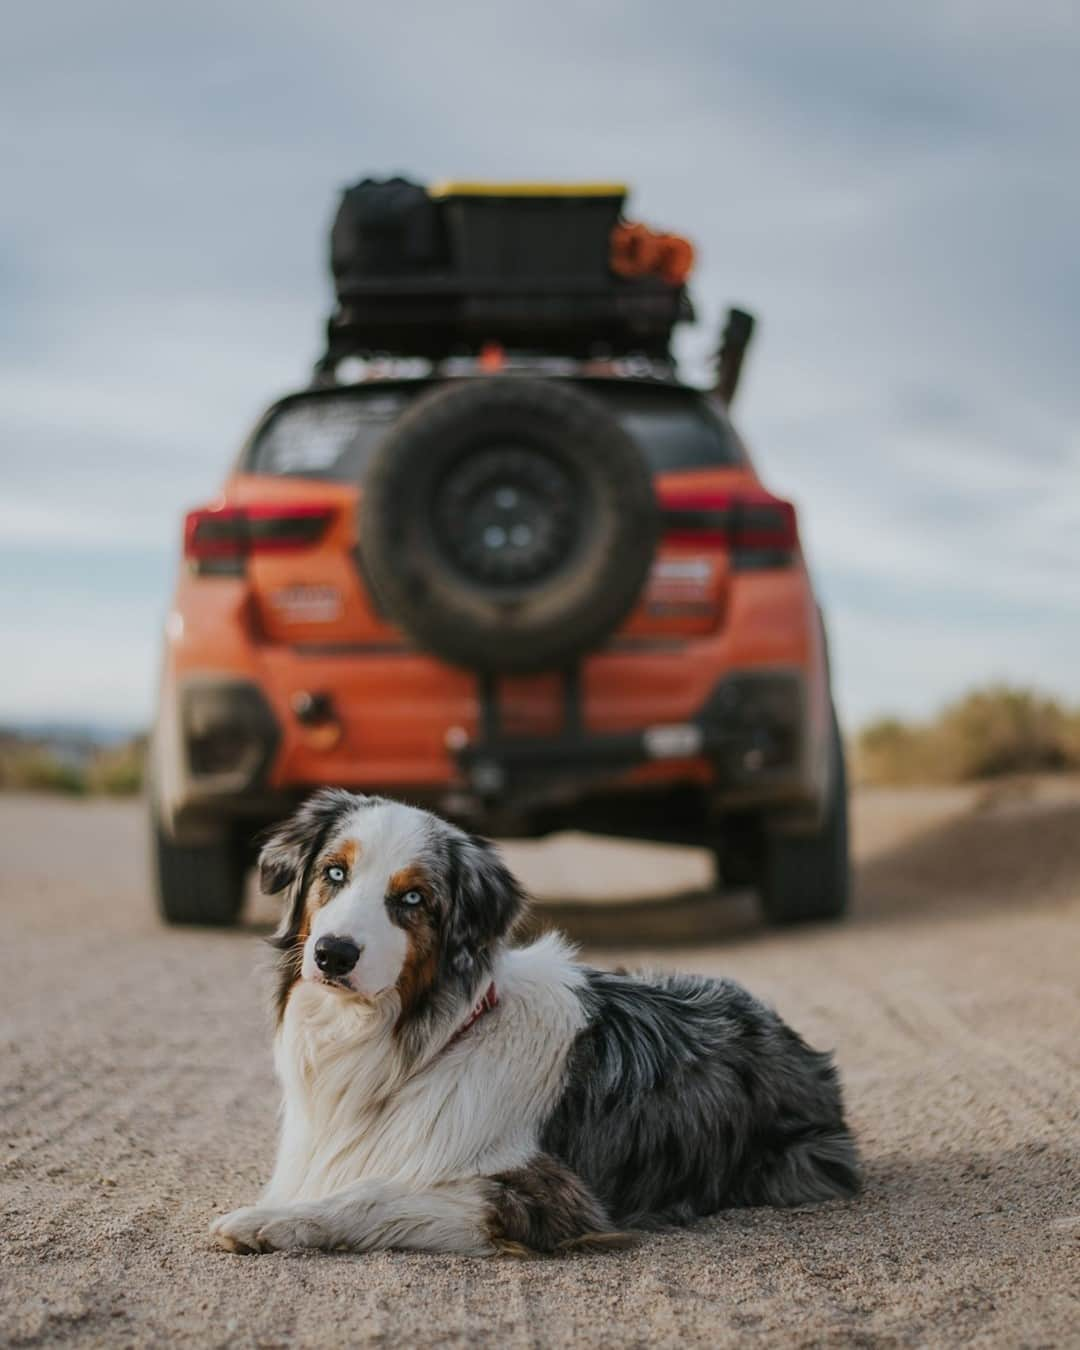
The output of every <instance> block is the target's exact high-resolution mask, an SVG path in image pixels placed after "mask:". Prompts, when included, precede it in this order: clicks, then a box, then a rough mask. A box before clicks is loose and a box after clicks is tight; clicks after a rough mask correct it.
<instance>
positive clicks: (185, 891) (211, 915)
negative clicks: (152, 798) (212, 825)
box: [150, 810, 246, 928]
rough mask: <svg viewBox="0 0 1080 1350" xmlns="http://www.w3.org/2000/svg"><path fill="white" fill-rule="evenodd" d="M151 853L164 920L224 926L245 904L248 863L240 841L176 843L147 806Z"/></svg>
mask: <svg viewBox="0 0 1080 1350" xmlns="http://www.w3.org/2000/svg"><path fill="white" fill-rule="evenodd" d="M150 832H151V851H152V862H153V871H154V878H153V879H154V883H155V889H156V891H157V900H158V908H159V910H160V911H161V916H162V918H163V919H164V920H165V921H166V923H172V924H198V925H201V926H203V927H212V928H226V927H228V926H230V925H231V924H234V923H236V921H237V919H238V918H239V916H240V910H241V907H242V906H243V902H244V881H245V876H246V867H245V864H244V852H243V848H242V846H241V844H240V841H239V840H237V839H236V838H234V837H233V835H232V834H230V833H226V834H225V835H224V836H223V837H222V838H221V839H219V840H216V841H212V842H208V843H200V844H180V843H177V842H176V841H175V840H173V839H170V838H169V836H168V834H166V832H165V830H164V828H163V827H162V824H161V822H160V821H159V820H158V819H157V815H156V813H155V812H153V810H151V821H150Z"/></svg>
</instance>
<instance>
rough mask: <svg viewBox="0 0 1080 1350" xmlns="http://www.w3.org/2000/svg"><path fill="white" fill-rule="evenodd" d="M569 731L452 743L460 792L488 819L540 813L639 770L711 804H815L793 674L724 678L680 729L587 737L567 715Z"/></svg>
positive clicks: (798, 683) (661, 726)
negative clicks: (489, 814)
mask: <svg viewBox="0 0 1080 1350" xmlns="http://www.w3.org/2000/svg"><path fill="white" fill-rule="evenodd" d="M568 722H569V725H568V726H567V727H566V728H565V729H564V730H563V731H562V732H560V733H559V734H557V735H554V736H550V737H545V738H542V739H541V738H512V737H503V736H500V735H498V734H497V732H496V733H494V734H492V733H491V732H488V733H487V734H482V735H480V736H478V737H477V738H476V739H473V740H469V739H468V738H467V737H464V736H463V735H459V736H457V737H454V738H451V743H450V749H451V751H452V753H453V755H454V759H455V762H456V764H457V768H458V771H459V777H460V781H461V784H462V787H463V789H464V790H465V791H466V792H467V793H468V794H470V795H471V797H472V798H473V799H474V801H475V803H476V804H477V805H478V806H481V807H483V808H486V809H487V810H490V809H493V808H495V807H506V806H510V807H515V806H532V805H546V804H548V803H549V802H550V801H551V800H553V799H555V800H557V799H559V798H565V797H566V796H567V795H568V794H571V795H573V794H578V795H581V794H583V793H584V792H586V791H588V790H589V789H591V788H592V787H594V786H595V785H596V784H597V783H604V782H610V781H611V780H612V779H623V778H625V777H626V776H628V775H632V774H633V772H634V771H635V770H639V769H641V768H643V767H645V766H666V768H667V770H668V772H666V773H663V774H662V777H664V778H667V779H669V780H674V781H679V780H680V779H687V780H690V781H697V782H699V783H700V784H701V785H702V786H704V787H706V788H707V790H708V792H709V795H710V796H711V797H712V799H713V800H714V802H715V803H717V804H721V803H722V802H723V800H724V799H725V798H727V799H728V800H730V801H740V802H742V803H743V804H746V803H747V802H748V801H749V800H757V801H759V802H761V801H766V800H770V799H772V800H777V801H796V802H797V801H800V800H803V801H809V800H811V799H812V798H813V797H814V795H815V784H814V775H813V772H812V768H813V766H812V763H811V759H812V744H811V737H810V736H809V716H808V707H807V696H806V689H805V685H804V681H803V678H802V676H801V674H800V673H798V672H796V671H775V670H769V671H759V672H742V673H739V674H736V675H731V676H728V677H727V678H725V679H722V680H720V681H719V682H718V683H717V685H716V686H715V687H714V689H713V690H712V692H711V694H710V696H709V698H708V699H707V700H706V702H705V704H704V705H703V706H702V707H701V708H700V709H699V710H698V712H697V713H696V714H695V716H694V717H693V718H691V719H689V720H687V721H683V722H667V723H652V724H650V725H647V726H644V727H641V728H638V729H634V730H630V731H622V732H614V733H609V734H607V735H596V734H589V733H588V732H586V731H585V730H584V729H583V728H582V727H581V726H580V725H575V724H574V718H573V716H572V715H571V716H569V717H568ZM652 778H653V781H655V775H652Z"/></svg>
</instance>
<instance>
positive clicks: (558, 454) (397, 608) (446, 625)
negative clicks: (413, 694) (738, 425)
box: [360, 376, 659, 673]
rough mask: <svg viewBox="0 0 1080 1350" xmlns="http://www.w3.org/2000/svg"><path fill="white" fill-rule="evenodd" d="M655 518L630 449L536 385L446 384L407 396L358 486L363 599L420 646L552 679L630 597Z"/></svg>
mask: <svg viewBox="0 0 1080 1350" xmlns="http://www.w3.org/2000/svg"><path fill="white" fill-rule="evenodd" d="M658 527H659V510H658V507H657V502H656V492H655V488H654V485H653V479H652V472H651V470H650V468H649V466H648V464H647V463H646V461H645V457H644V455H643V454H642V452H641V450H640V449H639V447H638V445H637V443H636V442H635V441H634V440H633V438H632V437H631V436H630V435H629V433H627V432H626V431H625V430H624V429H623V428H622V427H621V426H620V424H619V423H618V422H617V421H616V420H615V418H614V417H612V415H611V414H610V413H609V412H608V410H607V409H606V408H604V407H603V406H602V405H601V404H600V403H599V402H598V401H596V400H594V399H592V398H590V397H589V396H588V395H587V394H586V393H583V392H581V391H579V390H577V389H575V388H572V387H569V386H567V385H564V384H559V383H556V382H555V381H551V380H537V379H523V378H518V377H510V376H506V377H504V376H500V377H498V378H497V379H496V378H488V379H476V380H469V381H460V382H456V383H454V384H451V385H449V386H447V387H444V388H441V389H438V390H436V391H434V392H433V393H430V394H428V395H425V396H424V397H422V398H420V399H419V400H418V401H417V402H416V403H415V404H414V405H413V407H412V408H410V409H409V411H408V412H407V413H405V415H404V416H403V417H402V418H401V419H400V420H399V421H398V423H397V424H396V425H395V426H394V428H393V429H392V430H391V431H390V433H389V434H388V435H387V437H386V439H385V440H384V441H383V442H382V444H381V445H380V446H379V447H378V449H377V450H376V452H375V454H374V456H373V459H372V462H371V464H370V465H369V467H368V471H367V475H366V478H365V481H364V490H363V500H362V503H361V515H360V554H361V559H362V562H363V567H364V574H365V576H366V577H367V579H368V581H369V583H370V585H371V588H372V590H373V592H374V596H375V599H376V602H377V603H378V604H379V606H380V607H381V608H382V609H383V610H384V612H385V613H386V614H387V615H388V616H389V617H390V618H391V619H393V620H394V621H395V622H396V623H398V624H399V625H400V626H401V627H402V628H403V629H404V630H405V631H406V633H408V634H409V636H410V637H411V638H412V639H413V640H414V641H415V642H416V643H417V644H418V646H420V647H421V648H422V649H423V650H425V651H430V652H432V653H434V654H435V655H436V656H439V657H441V658H442V659H443V660H445V661H448V662H450V663H451V664H454V665H459V666H465V667H467V668H469V669H472V670H478V671H488V672H491V673H497V672H504V671H505V672H527V671H536V670H545V669H546V670H552V669H559V668H561V667H566V666H568V665H570V664H571V663H572V662H573V661H574V660H576V659H577V658H579V657H580V656H582V655H583V654H584V653H585V652H587V651H590V650H592V649H594V648H595V647H597V646H599V645H600V644H601V643H602V642H603V641H605V640H606V639H607V638H608V637H609V636H610V635H611V634H612V633H613V632H614V631H615V629H616V628H617V627H618V626H619V624H620V623H621V622H622V621H623V620H624V619H625V618H626V616H627V615H628V614H629V612H630V610H631V609H632V608H633V606H634V604H635V603H636V601H637V600H638V598H639V596H640V594H641V591H642V589H643V587H644V585H645V580H646V578H647V576H648V572H649V567H650V565H651V563H652V558H653V553H654V551H655V545H656V537H657V532H658Z"/></svg>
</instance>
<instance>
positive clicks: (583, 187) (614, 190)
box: [428, 178, 629, 197]
mask: <svg viewBox="0 0 1080 1350" xmlns="http://www.w3.org/2000/svg"><path fill="white" fill-rule="evenodd" d="M628 191H629V189H628V188H627V186H626V184H625V183H478V182H475V181H466V180H463V179H457V178H444V179H441V180H440V181H439V182H438V183H433V184H432V185H431V187H429V188H428V196H429V197H625V196H626V194H627V192H628Z"/></svg>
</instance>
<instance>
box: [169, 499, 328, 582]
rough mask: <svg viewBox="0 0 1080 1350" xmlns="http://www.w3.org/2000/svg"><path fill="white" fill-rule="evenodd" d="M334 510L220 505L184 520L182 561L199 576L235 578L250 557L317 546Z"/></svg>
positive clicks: (319, 507) (313, 506) (323, 507)
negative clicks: (192, 565)
mask: <svg viewBox="0 0 1080 1350" xmlns="http://www.w3.org/2000/svg"><path fill="white" fill-rule="evenodd" d="M333 514H334V512H333V508H332V507H328V506H316V505H305V504H298V505H288V506H286V505H280V506H271V505H262V506H218V507H205V508H203V509H201V510H198V511H189V512H188V514H187V515H186V516H185V517H184V557H185V558H187V559H189V560H190V561H192V562H194V563H195V564H196V565H197V566H198V568H199V570H200V571H207V572H225V573H228V574H236V573H239V572H242V571H243V568H244V560H245V558H247V557H248V555H249V554H252V553H296V552H299V551H300V550H302V549H305V548H311V547H312V546H313V545H314V544H317V543H318V542H319V540H320V539H321V538H322V537H323V535H324V534H325V533H326V529H327V526H328V525H329V524H330V521H331V519H332V517H333Z"/></svg>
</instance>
